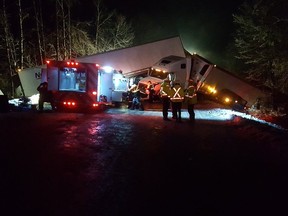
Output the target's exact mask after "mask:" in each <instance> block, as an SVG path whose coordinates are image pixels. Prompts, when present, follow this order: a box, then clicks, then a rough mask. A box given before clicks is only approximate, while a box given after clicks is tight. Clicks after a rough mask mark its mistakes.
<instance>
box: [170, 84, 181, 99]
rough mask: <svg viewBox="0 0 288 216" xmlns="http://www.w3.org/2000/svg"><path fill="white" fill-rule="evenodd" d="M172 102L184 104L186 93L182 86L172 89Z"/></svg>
mask: <svg viewBox="0 0 288 216" xmlns="http://www.w3.org/2000/svg"><path fill="white" fill-rule="evenodd" d="M170 100H171V101H172V102H182V101H184V91H183V89H182V88H181V86H179V85H176V86H175V87H173V88H172V96H171V98H170Z"/></svg>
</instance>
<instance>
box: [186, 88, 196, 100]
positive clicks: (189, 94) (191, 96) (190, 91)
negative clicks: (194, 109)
mask: <svg viewBox="0 0 288 216" xmlns="http://www.w3.org/2000/svg"><path fill="white" fill-rule="evenodd" d="M185 102H187V103H188V104H196V103H197V94H196V91H195V88H194V86H189V87H188V88H187V89H186V91H185Z"/></svg>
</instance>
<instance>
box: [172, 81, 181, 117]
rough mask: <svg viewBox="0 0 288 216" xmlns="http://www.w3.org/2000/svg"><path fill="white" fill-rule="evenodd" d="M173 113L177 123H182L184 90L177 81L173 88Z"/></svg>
mask: <svg viewBox="0 0 288 216" xmlns="http://www.w3.org/2000/svg"><path fill="white" fill-rule="evenodd" d="M170 100H171V103H172V112H173V116H174V117H175V119H176V121H177V122H181V121H182V119H181V109H182V103H183V101H184V90H183V88H182V87H181V85H180V82H179V81H177V80H176V81H175V82H174V83H173V84H172V86H171V97H170Z"/></svg>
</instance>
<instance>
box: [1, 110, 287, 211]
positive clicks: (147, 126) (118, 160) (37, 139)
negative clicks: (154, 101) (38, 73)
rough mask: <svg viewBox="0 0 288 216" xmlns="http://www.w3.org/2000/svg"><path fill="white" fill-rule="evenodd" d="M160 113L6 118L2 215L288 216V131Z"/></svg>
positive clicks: (30, 114)
mask: <svg viewBox="0 0 288 216" xmlns="http://www.w3.org/2000/svg"><path fill="white" fill-rule="evenodd" d="M144 113H145V114H144ZM155 113H156V112H153V111H152V112H151V113H150V114H149V112H148V111H144V112H142V113H141V111H129V110H126V109H111V110H108V111H107V112H104V113H98V114H79V113H42V114H39V113H33V112H27V113H25V112H24V113H7V114H1V115H0V121H1V126H0V129H1V130H0V136H1V145H0V147H1V153H0V156H1V165H0V168H1V179H0V186H1V194H0V196H1V203H0V205H1V209H0V210H1V212H0V213H1V215H51V216H58V215H59V216H60V215H61V216H63V215H65V216H72V215H75V216H76V215H79V216H80V215H81V216H82V215H83V216H92V215H96V216H118V215H121V216H122V215H123V216H124V215H125V216H136V215H137V216H142V215H143V216H144V215H177V216H178V215H260V214H264V213H265V214H270V215H285V213H287V211H286V208H285V207H286V203H287V192H288V191H287V182H288V181H287V180H288V173H287V171H288V170H287V169H288V166H287V165H288V164H287V162H288V157H287V156H288V151H287V143H288V142H287V133H286V132H281V131H279V130H277V129H275V128H272V127H269V126H266V125H260V124H258V123H255V122H250V121H248V120H243V119H240V118H233V119H231V120H226V121H205V120H198V121H196V123H195V124H194V125H192V124H189V123H188V122H187V119H184V121H183V123H176V122H175V121H171V122H166V121H163V120H162V117H161V113H160V114H159V112H158V113H156V114H155ZM196 115H197V114H196ZM2 213H3V214H2Z"/></svg>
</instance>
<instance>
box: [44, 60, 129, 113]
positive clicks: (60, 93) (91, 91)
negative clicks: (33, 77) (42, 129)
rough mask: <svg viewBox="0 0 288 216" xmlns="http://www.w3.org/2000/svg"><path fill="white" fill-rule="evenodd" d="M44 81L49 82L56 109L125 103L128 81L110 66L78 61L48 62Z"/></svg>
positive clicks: (78, 109)
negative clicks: (124, 95)
mask: <svg viewBox="0 0 288 216" xmlns="http://www.w3.org/2000/svg"><path fill="white" fill-rule="evenodd" d="M46 65H47V67H46V68H43V69H42V71H41V81H42V82H47V83H48V91H49V92H51V93H52V97H51V98H52V101H51V102H53V103H51V104H53V107H54V108H55V109H56V110H64V111H67V110H75V111H97V110H103V109H104V108H105V107H107V106H109V105H114V104H115V103H119V102H122V93H123V92H126V91H127V80H126V79H125V77H124V76H123V75H122V74H121V73H120V72H117V71H116V70H114V69H112V68H110V67H105V66H103V67H101V66H100V65H98V64H94V63H80V62H75V61H47V64H46Z"/></svg>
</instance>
